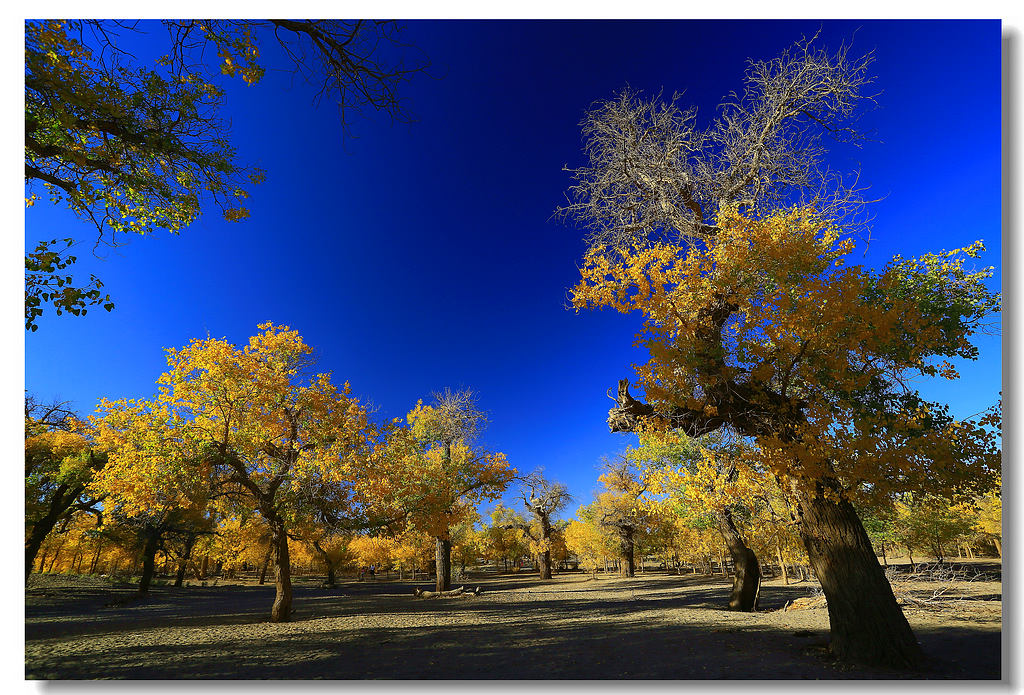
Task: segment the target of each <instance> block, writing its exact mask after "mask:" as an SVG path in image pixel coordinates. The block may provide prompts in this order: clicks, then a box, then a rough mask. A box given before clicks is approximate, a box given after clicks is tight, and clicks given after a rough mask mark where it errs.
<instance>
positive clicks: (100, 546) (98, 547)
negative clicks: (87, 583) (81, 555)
mask: <svg viewBox="0 0 1024 695" xmlns="http://www.w3.org/2000/svg"><path fill="white" fill-rule="evenodd" d="M102 550H103V539H102V538H100V541H99V543H97V544H96V552H95V553H94V554H93V556H92V562H91V563H90V564H89V574H96V567H97V566H98V565H99V563H100V552H101V551H102Z"/></svg>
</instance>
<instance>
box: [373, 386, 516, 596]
mask: <svg viewBox="0 0 1024 695" xmlns="http://www.w3.org/2000/svg"><path fill="white" fill-rule="evenodd" d="M407 420H408V424H409V427H408V429H406V430H400V431H398V432H396V436H395V438H394V440H393V443H392V451H393V452H394V456H395V457H396V458H399V459H401V461H402V462H403V463H402V466H403V468H404V471H405V476H404V483H403V484H404V485H405V492H404V493H402V494H403V498H404V504H405V505H406V508H407V509H408V510H409V513H410V517H411V519H412V522H413V524H414V525H415V526H416V527H417V528H419V529H421V530H423V531H426V532H427V533H429V534H430V535H432V536H433V537H434V540H435V543H436V556H435V565H436V569H437V580H436V581H437V588H436V590H437V591H448V590H449V589H451V549H452V538H451V530H452V528H453V527H454V526H456V525H457V524H459V523H461V522H463V521H465V520H467V519H469V518H471V517H472V515H473V514H475V510H474V506H475V505H476V504H477V503H479V502H482V501H485V500H493V499H496V498H497V497H499V496H500V495H501V493H502V491H503V490H504V489H505V486H506V485H508V483H509V481H510V480H512V478H513V477H514V476H515V472H516V471H515V469H514V468H511V467H509V465H508V461H507V460H506V458H505V455H504V454H502V453H500V452H498V453H492V452H489V451H486V450H485V449H482V448H474V447H473V443H474V441H475V440H476V438H477V437H478V435H479V433H480V432H481V431H482V430H483V427H484V426H485V424H486V417H485V415H484V414H483V412H482V411H480V409H479V407H478V406H477V396H476V394H475V393H473V392H472V391H470V390H468V389H466V390H460V391H451V390H449V389H446V390H445V391H444V392H443V393H437V394H434V402H433V404H432V405H427V406H425V405H423V404H422V402H421V403H417V405H416V407H415V408H413V410H411V411H410V412H409V414H408V417H407Z"/></svg>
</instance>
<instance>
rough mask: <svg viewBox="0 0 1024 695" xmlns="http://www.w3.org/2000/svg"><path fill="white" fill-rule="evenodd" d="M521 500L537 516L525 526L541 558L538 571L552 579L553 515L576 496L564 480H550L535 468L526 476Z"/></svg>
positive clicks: (533, 546)
mask: <svg viewBox="0 0 1024 695" xmlns="http://www.w3.org/2000/svg"><path fill="white" fill-rule="evenodd" d="M522 484H523V489H522V491H521V492H520V499H521V500H522V501H523V506H525V507H526V510H527V511H528V512H530V514H531V515H533V523H532V524H524V525H523V526H522V527H521V530H522V531H523V533H525V534H526V535H527V536H528V537H529V538H530V540H531V543H530V547H531V550H533V553H534V556H535V557H536V558H537V570H538V573H539V574H540V578H541V579H551V549H552V543H553V534H554V531H555V528H554V526H553V525H552V523H551V516H552V515H553V514H555V513H557V512H558V511H560V510H562V509H563V508H564V507H565V505H567V504H569V502H570V501H571V500H572V496H571V495H570V494H569V490H568V489H567V488H566V487H565V485H563V484H562V483H554V482H551V481H549V480H546V479H545V478H544V476H543V475H541V472H540V471H534V472H533V473H530V474H529V475H527V476H526V477H524V478H523V479H522Z"/></svg>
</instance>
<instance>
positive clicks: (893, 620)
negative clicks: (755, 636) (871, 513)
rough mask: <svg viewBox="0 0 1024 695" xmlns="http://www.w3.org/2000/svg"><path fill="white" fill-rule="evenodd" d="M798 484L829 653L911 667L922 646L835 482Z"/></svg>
mask: <svg viewBox="0 0 1024 695" xmlns="http://www.w3.org/2000/svg"><path fill="white" fill-rule="evenodd" d="M828 482H829V483H830V487H831V490H829V494H830V496H829V497H826V495H825V488H824V486H823V484H822V483H818V484H817V488H816V490H815V491H814V492H813V493H809V492H806V491H801V490H797V491H796V492H797V499H798V502H799V504H798V509H797V511H798V514H799V518H800V534H801V537H802V539H803V542H804V546H805V548H806V549H807V555H808V557H809V558H810V561H811V566H812V567H813V569H814V572H815V574H816V575H817V576H818V581H820V582H821V588H822V591H823V592H824V593H825V599H826V601H827V603H828V615H829V622H830V625H831V643H830V645H829V648H830V650H831V651H832V653H833V654H834V655H835V656H836V657H838V658H840V659H844V660H847V661H855V662H860V663H868V664H880V665H886V666H895V667H898V668H905V667H912V666H915V665H917V664H919V663H920V661H921V658H922V654H921V649H920V647H919V646H918V644H917V640H916V639H915V638H914V633H913V632H912V631H911V629H910V625H909V623H907V619H906V618H905V617H904V616H903V611H901V610H900V607H899V605H898V604H897V603H896V598H895V596H893V592H892V587H891V586H890V585H889V582H888V580H886V578H885V573H884V572H883V571H882V567H881V565H879V564H878V558H877V557H875V553H874V550H873V549H872V548H871V541H870V539H869V538H868V534H867V532H865V530H864V526H863V524H861V521H860V518H859V517H858V516H857V512H856V511H855V510H854V508H853V505H851V504H850V502H849V501H848V500H847V499H846V498H845V497H844V496H843V495H842V493H841V491H840V487H839V485H838V483H836V482H835V481H828Z"/></svg>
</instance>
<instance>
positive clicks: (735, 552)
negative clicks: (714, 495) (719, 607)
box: [716, 507, 761, 612]
mask: <svg viewBox="0 0 1024 695" xmlns="http://www.w3.org/2000/svg"><path fill="white" fill-rule="evenodd" d="M716 517H717V520H718V530H719V531H720V532H721V534H722V537H723V538H724V539H725V545H726V547H728V548H729V555H730V556H731V557H732V561H733V564H734V565H735V566H736V574H735V576H734V577H733V579H732V594H731V595H730V596H729V608H731V609H733V610H737V611H748V612H749V611H753V610H756V609H757V596H758V592H759V590H760V588H761V566H760V564H759V563H758V562H757V555H755V554H754V551H753V550H751V549H750V548H749V547H747V544H746V543H745V542H744V541H743V536H742V535H740V532H739V529H737V528H736V524H735V522H733V519H732V510H731V509H730V508H729V507H726V508H725V509H723V510H721V511H719V512H717V514H716Z"/></svg>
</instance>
